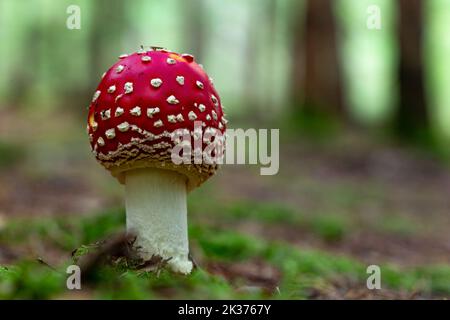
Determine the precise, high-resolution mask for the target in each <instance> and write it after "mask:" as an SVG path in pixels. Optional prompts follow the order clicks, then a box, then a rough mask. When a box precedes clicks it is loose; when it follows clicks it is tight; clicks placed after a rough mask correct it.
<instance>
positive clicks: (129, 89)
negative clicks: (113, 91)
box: [123, 82, 133, 94]
mask: <svg viewBox="0 0 450 320" xmlns="http://www.w3.org/2000/svg"><path fill="white" fill-rule="evenodd" d="M123 89H124V90H125V94H129V93H132V92H133V82H127V83H125V85H124V86H123Z"/></svg>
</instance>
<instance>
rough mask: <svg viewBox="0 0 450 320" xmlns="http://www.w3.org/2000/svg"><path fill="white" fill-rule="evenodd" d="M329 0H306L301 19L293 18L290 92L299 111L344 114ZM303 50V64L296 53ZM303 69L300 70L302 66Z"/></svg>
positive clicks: (334, 31)
mask: <svg viewBox="0 0 450 320" xmlns="http://www.w3.org/2000/svg"><path fill="white" fill-rule="evenodd" d="M332 6H333V1H332V0H307V1H306V16H305V21H304V22H305V23H304V28H305V29H304V35H305V36H304V42H303V41H302V40H303V39H302V38H301V37H300V36H299V35H301V34H302V29H303V24H302V23H301V19H299V18H297V19H296V22H295V26H294V28H295V30H294V33H293V34H294V35H295V38H294V40H293V49H294V57H293V59H294V61H293V79H292V85H293V88H292V96H293V101H294V103H295V104H296V105H301V106H302V108H303V111H305V112H312V113H314V114H316V113H319V114H330V113H331V114H334V115H336V116H339V117H343V116H344V110H343V103H342V93H341V77H340V71H339V59H338V52H337V44H336V25H335V19H334V14H333V7H332ZM303 50H304V55H305V56H304V62H305V63H304V64H302V63H300V61H299V60H300V59H299V57H301V52H302V51H303ZM303 69H304V70H303Z"/></svg>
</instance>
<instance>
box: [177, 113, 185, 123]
mask: <svg viewBox="0 0 450 320" xmlns="http://www.w3.org/2000/svg"><path fill="white" fill-rule="evenodd" d="M177 121H178V122H183V121H184V118H183V115H182V114H181V113H179V114H177Z"/></svg>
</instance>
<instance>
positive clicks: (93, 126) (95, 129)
mask: <svg viewBox="0 0 450 320" xmlns="http://www.w3.org/2000/svg"><path fill="white" fill-rule="evenodd" d="M91 128H92V130H93V131H94V132H95V131H97V128H98V123H97V122H95V121H92V123H91Z"/></svg>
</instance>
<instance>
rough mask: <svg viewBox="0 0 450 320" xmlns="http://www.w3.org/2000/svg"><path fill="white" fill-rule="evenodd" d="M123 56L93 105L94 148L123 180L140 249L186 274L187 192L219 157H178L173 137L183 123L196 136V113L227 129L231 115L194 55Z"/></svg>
mask: <svg viewBox="0 0 450 320" xmlns="http://www.w3.org/2000/svg"><path fill="white" fill-rule="evenodd" d="M119 58H120V59H119V61H118V62H117V63H116V64H114V65H113V66H112V67H111V68H110V69H109V70H108V71H107V72H106V73H105V74H104V76H103V78H102V80H101V82H100V84H99V85H98V87H97V90H96V91H95V94H94V97H93V99H92V103H91V105H90V107H89V114H88V134H89V138H90V143H91V147H92V151H93V153H94V154H95V156H96V158H97V160H98V161H99V162H100V163H101V164H102V165H103V167H105V168H106V169H107V170H109V171H110V172H111V174H112V175H113V176H114V177H116V178H117V179H118V181H119V182H120V183H122V184H124V185H125V197H126V201H125V207H126V215H127V229H128V230H129V231H132V232H134V233H135V234H136V236H137V238H136V242H135V245H136V246H137V247H138V248H139V253H140V255H141V257H142V258H143V259H145V260H148V259H150V258H151V257H152V256H153V255H156V256H159V257H161V258H163V259H168V265H169V267H170V268H171V269H172V270H173V271H175V272H180V273H184V274H188V273H190V272H191V270H192V262H191V261H190V260H189V246H188V235H187V208H186V195H187V192H189V191H191V190H192V189H194V188H196V187H198V186H200V185H201V184H202V183H203V182H205V181H206V180H207V179H208V178H209V177H211V176H212V175H213V174H214V173H215V172H216V170H217V169H218V165H217V163H203V162H202V163H197V162H194V163H190V164H184V163H182V164H180V165H176V164H175V163H173V162H172V161H171V151H172V148H173V147H174V146H175V143H174V142H173V139H171V137H172V134H173V133H174V132H176V131H177V130H179V129H183V130H186V129H187V130H188V131H189V133H190V135H191V136H192V137H194V121H200V122H201V126H200V127H201V128H203V130H205V132H206V130H218V131H219V132H220V133H221V134H223V133H224V132H225V127H226V119H225V118H224V114H223V111H222V106H221V103H220V99H219V95H218V94H217V92H216V90H215V89H214V87H213V84H212V82H211V79H210V78H209V77H208V76H207V74H206V73H205V72H204V71H203V69H202V67H201V66H200V65H199V64H197V63H196V62H195V61H194V57H193V56H191V55H188V54H182V55H180V54H177V53H174V52H170V51H167V50H164V49H161V48H156V47H152V48H151V49H150V50H139V51H138V52H137V53H133V54H130V55H122V56H120V57H119ZM203 144H204V142H202V145H203Z"/></svg>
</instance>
